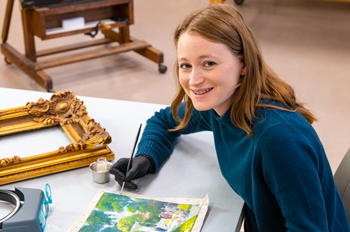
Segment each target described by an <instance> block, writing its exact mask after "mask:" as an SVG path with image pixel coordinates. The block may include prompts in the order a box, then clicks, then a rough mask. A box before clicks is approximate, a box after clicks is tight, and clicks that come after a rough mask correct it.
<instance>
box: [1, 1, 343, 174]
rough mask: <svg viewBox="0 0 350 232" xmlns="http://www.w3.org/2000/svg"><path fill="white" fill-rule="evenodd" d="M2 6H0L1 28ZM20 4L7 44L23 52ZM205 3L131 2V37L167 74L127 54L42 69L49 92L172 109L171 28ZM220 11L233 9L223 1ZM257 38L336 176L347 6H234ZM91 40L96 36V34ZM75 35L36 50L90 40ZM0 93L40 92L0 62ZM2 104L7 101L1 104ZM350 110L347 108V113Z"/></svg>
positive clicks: (39, 44)
mask: <svg viewBox="0 0 350 232" xmlns="http://www.w3.org/2000/svg"><path fill="white" fill-rule="evenodd" d="M6 2H7V1H5V0H2V1H0V23H1V24H0V25H2V22H3V17H4V11H5V7H6ZM18 2H19V1H15V7H14V13H13V17H12V21H11V27H10V35H9V39H8V43H10V44H11V45H13V46H14V47H16V48H17V49H19V50H20V51H21V52H23V50H24V45H23V36H22V25H21V20H20V13H19V10H18ZM208 2H209V1H208V0H192V1H188V0H177V1H164V0H147V1H145V0H135V1H134V12H135V24H134V25H132V26H131V34H132V36H134V37H136V38H138V39H142V40H146V41H148V42H149V43H151V44H152V45H153V46H154V47H156V48H158V49H160V50H162V51H163V52H164V54H165V64H166V65H167V66H168V71H167V73H166V74H160V73H159V72H158V68H157V65H156V64H155V63H152V62H151V61H149V60H147V59H145V58H143V57H141V56H139V55H138V54H135V53H132V52H129V53H124V54H120V55H114V56H111V57H105V58H100V59H95V60H91V61H85V62H81V63H76V64H71V65H66V66H61V67H58V68H52V69H48V70H46V71H47V73H48V74H49V75H51V77H52V79H53V84H54V91H68V90H71V91H74V92H75V93H76V95H81V96H93V97H102V98H112V99H120V100H130V101H140V102H151V103H160V104H170V103H171V100H172V98H173V95H174V93H175V86H174V81H173V68H172V66H173V63H174V60H175V58H176V57H175V49H174V46H173V42H172V34H173V31H174V29H175V26H176V25H177V24H178V23H179V22H180V20H181V19H182V18H183V17H184V16H185V15H186V14H188V13H189V12H190V11H192V10H194V9H196V8H198V7H204V6H206V5H207V4H208ZM226 4H234V2H233V0H227V1H226ZM237 8H238V9H239V10H240V11H241V13H242V14H243V16H244V18H245V20H246V22H247V23H248V25H249V26H250V27H251V28H252V29H253V31H254V32H255V34H256V35H257V38H258V40H259V41H260V45H261V48H262V51H263V54H264V56H265V59H266V61H267V62H268V63H269V64H270V66H272V67H273V68H274V69H275V70H276V72H277V73H278V74H279V75H280V76H281V77H282V78H283V79H285V80H286V81H288V82H289V83H291V84H292V85H293V86H294V87H295V90H296V92H297V96H298V97H299V98H300V99H301V100H302V101H303V102H305V103H306V105H307V106H309V108H310V109H311V110H312V111H313V112H314V113H315V114H316V115H317V117H318V119H319V121H318V122H316V123H314V127H315V128H316V130H317V132H318V134H319V136H320V138H321V140H322V142H323V144H324V147H325V150H326V152H327V155H328V158H329V161H330V164H331V167H332V170H333V171H335V170H336V168H337V166H338V165H339V163H340V161H341V159H342V157H343V155H344V154H345V153H346V151H347V150H348V149H349V147H350V126H349V125H350V91H349V87H350V42H349V41H350V23H349V22H350V3H349V2H348V3H346V2H327V1H316V0H315V1H311V0H283V1H281V0H245V2H244V3H243V5H241V6H238V7H237ZM97 37H101V35H98V36H97ZM89 40H91V38H90V37H87V36H83V35H79V36H70V37H66V38H59V39H52V40H46V41H41V40H39V39H37V40H36V46H37V49H38V50H40V49H44V48H50V47H55V46H58V45H65V44H69V43H72V42H81V41H89ZM0 59H1V60H0V86H1V87H8V88H18V89H26V90H37V91H43V89H42V88H41V87H40V86H39V85H37V84H36V82H34V81H33V80H31V79H30V78H28V77H27V76H26V75H25V74H24V73H23V72H22V71H20V70H19V69H18V68H17V67H16V66H14V65H6V64H5V62H3V56H2V55H0ZM2 100H5V99H2ZM348 107H349V108H348Z"/></svg>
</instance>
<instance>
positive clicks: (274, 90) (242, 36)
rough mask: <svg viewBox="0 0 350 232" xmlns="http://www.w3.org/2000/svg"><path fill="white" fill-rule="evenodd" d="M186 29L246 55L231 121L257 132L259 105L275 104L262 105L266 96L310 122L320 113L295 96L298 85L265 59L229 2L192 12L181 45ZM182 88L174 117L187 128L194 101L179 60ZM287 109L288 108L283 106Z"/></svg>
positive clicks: (181, 26) (173, 107)
mask: <svg viewBox="0 0 350 232" xmlns="http://www.w3.org/2000/svg"><path fill="white" fill-rule="evenodd" d="M185 32H187V33H191V34H195V35H199V36H201V37H203V38H205V39H207V40H209V41H211V42H215V43H220V44H224V45H226V46H227V47H228V48H229V49H230V50H231V52H232V54H233V55H234V56H237V57H242V59H243V62H244V64H245V68H246V74H245V75H244V76H243V77H242V78H240V87H239V88H238V89H236V91H235V92H234V93H233V95H232V96H231V102H232V107H231V114H230V116H231V121H232V122H233V123H234V124H235V125H236V126H237V127H239V128H241V129H243V130H244V131H246V132H247V134H248V135H249V136H251V135H253V131H252V129H251V127H250V125H252V123H253V121H254V119H255V118H256V115H255V109H256V107H258V106H261V107H273V108H279V107H276V106H271V105H262V104H260V100H261V99H262V98H266V99H272V100H277V101H279V102H281V103H282V104H283V105H284V106H285V107H286V108H287V110H291V111H297V112H299V113H300V114H301V115H302V116H303V117H305V118H306V119H307V120H308V121H309V122H310V123H312V122H314V121H315V120H317V119H316V117H315V116H314V115H313V114H312V113H311V112H310V111H309V110H308V109H306V108H305V107H304V106H303V104H302V103H300V102H298V101H297V100H296V97H295V93H294V89H293V88H292V87H291V86H290V85H289V84H287V83H286V82H284V81H283V80H281V79H280V78H279V77H278V75H277V74H276V73H275V72H274V71H273V70H272V69H271V68H270V67H269V66H268V65H267V64H266V63H265V61H264V60H263V57H262V54H261V51H260V48H259V45H258V42H257V40H256V38H255V36H254V35H253V33H252V31H251V30H250V29H249V28H248V26H247V25H246V24H245V23H244V20H243V17H242V16H241V14H240V13H239V12H238V11H237V10H236V9H235V8H234V7H233V6H232V5H227V4H214V5H210V6H208V7H206V8H204V9H200V10H198V11H195V12H193V13H191V14H190V15H188V16H187V17H186V18H185V19H184V20H183V21H182V22H181V23H180V24H179V25H178V27H177V28H176V30H175V35H174V42H175V46H176V48H177V44H178V41H179V38H180V36H181V35H182V34H184V33H185ZM174 68H175V71H176V80H177V82H178V89H177V93H176V95H175V98H174V100H173V102H172V104H171V111H172V114H173V117H174V118H175V119H176V120H177V121H179V122H180V124H179V126H178V127H176V128H175V130H178V129H182V128H184V127H185V126H186V125H187V123H188V122H189V120H190V117H191V114H192V109H193V103H192V101H191V99H190V98H189V97H188V96H187V95H186V93H185V91H184V90H183V88H182V86H181V85H180V84H179V80H178V79H179V78H178V77H179V67H178V63H177V61H176V62H175V67H174ZM183 100H184V101H185V102H186V110H185V116H184V118H183V119H181V118H180V117H179V116H178V115H177V110H178V108H179V106H180V104H181V102H182V101H183ZM281 109H284V108H281Z"/></svg>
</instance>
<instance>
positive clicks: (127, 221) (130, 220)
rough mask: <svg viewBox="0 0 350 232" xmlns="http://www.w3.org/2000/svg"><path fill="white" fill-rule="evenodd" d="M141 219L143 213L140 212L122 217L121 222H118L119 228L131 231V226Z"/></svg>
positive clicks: (125, 231)
mask: <svg viewBox="0 0 350 232" xmlns="http://www.w3.org/2000/svg"><path fill="white" fill-rule="evenodd" d="M141 220H142V219H141V215H139V214H134V215H132V216H126V217H123V218H122V219H120V220H119V222H118V223H117V228H118V230H120V231H123V232H127V231H130V229H131V227H132V226H133V225H134V224H135V223H136V222H140V221H141Z"/></svg>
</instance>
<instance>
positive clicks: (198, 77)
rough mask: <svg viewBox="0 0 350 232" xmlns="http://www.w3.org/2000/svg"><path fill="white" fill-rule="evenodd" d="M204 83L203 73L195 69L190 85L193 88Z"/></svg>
mask: <svg viewBox="0 0 350 232" xmlns="http://www.w3.org/2000/svg"><path fill="white" fill-rule="evenodd" d="M203 81H204V77H203V72H202V71H201V70H200V69H198V68H193V69H192V72H191V76H190V82H189V84H190V85H191V86H196V85H199V84H201V83H202V82H203Z"/></svg>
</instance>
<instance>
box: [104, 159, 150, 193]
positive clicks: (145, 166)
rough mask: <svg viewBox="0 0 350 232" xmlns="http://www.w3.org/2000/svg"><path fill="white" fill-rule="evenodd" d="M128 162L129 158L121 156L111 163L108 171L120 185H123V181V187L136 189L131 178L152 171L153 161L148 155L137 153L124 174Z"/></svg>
mask: <svg viewBox="0 0 350 232" xmlns="http://www.w3.org/2000/svg"><path fill="white" fill-rule="evenodd" d="M128 163H129V158H121V159H119V160H118V161H117V162H116V163H115V164H113V166H112V167H111V169H110V170H109V173H110V174H113V175H114V176H115V180H116V181H117V182H118V183H119V184H120V185H123V182H124V181H125V186H124V187H125V188H129V189H137V185H136V184H134V183H133V182H131V180H133V179H137V178H140V177H143V176H145V175H147V174H150V173H154V169H155V165H154V161H153V160H152V158H150V157H148V156H145V155H139V156H137V157H135V158H133V159H132V163H131V167H130V169H129V172H128V173H127V175H126V176H125V174H126V169H127V167H128Z"/></svg>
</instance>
